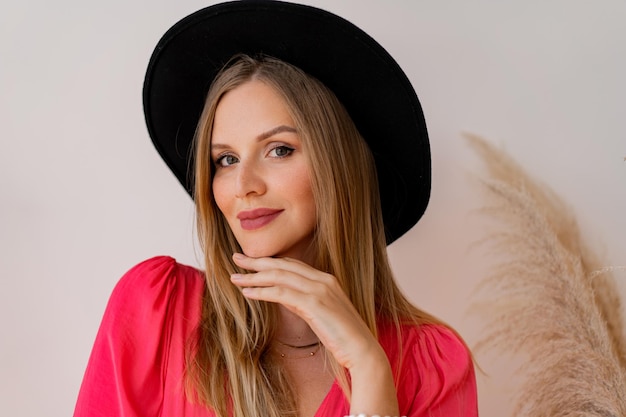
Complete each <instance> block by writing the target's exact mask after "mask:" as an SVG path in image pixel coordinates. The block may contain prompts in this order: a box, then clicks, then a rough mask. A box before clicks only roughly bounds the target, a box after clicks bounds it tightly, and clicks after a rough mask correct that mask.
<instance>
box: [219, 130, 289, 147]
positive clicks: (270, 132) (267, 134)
mask: <svg viewBox="0 0 626 417" xmlns="http://www.w3.org/2000/svg"><path fill="white" fill-rule="evenodd" d="M283 132H291V133H298V130H297V129H296V128H294V127H291V126H287V125H280V126H276V127H274V128H272V129H270V130H268V131H267V132H263V133H261V134H259V135H258V136H257V137H256V140H257V141H259V142H260V141H262V140H265V139H267V138H271V137H272V136H274V135H278V134H279V133H283ZM228 148H230V146H228V145H226V144H221V143H211V150H212V151H213V150H216V149H228Z"/></svg>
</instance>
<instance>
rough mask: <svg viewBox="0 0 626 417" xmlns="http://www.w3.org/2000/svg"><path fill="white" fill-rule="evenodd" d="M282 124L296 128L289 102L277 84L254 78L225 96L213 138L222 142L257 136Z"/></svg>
mask: <svg viewBox="0 0 626 417" xmlns="http://www.w3.org/2000/svg"><path fill="white" fill-rule="evenodd" d="M281 125H284V126H290V127H293V128H295V123H294V120H293V118H292V116H291V112H290V111H289V108H288V104H287V102H286V101H285V100H284V98H283V97H282V95H281V94H280V93H279V92H278V91H277V90H276V89H275V88H274V87H272V86H270V85H269V84H267V83H265V82H263V81H260V80H251V81H247V82H245V83H244V84H241V85H240V86H238V87H236V88H234V89H233V90H231V91H229V92H227V93H226V94H224V95H223V96H222V98H221V99H220V101H219V103H218V105H217V107H216V110H215V118H214V121H213V131H212V137H213V139H214V140H217V141H220V140H227V139H228V138H230V137H233V136H234V137H242V136H244V137H249V136H257V135H259V134H261V133H263V132H268V131H270V130H272V129H274V128H275V127H277V126H281Z"/></svg>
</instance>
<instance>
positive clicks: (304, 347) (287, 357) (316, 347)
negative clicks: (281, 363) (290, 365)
mask: <svg viewBox="0 0 626 417" xmlns="http://www.w3.org/2000/svg"><path fill="white" fill-rule="evenodd" d="M276 342H278V344H279V345H282V346H285V347H288V348H291V349H311V348H314V349H313V350H312V351H310V352H309V353H308V354H307V355H305V356H288V355H285V353H284V352H281V351H279V350H277V349H275V350H276V353H278V354H279V355H280V357H281V358H283V359H304V358H310V357H312V356H315V354H316V353H317V352H318V351H319V350H320V348H321V347H322V342H321V341H319V340H318V341H317V342H315V343H311V344H308V345H303V346H295V345H290V344H288V343H283V342H281V341H279V340H277V341H276Z"/></svg>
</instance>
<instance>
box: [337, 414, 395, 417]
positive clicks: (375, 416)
mask: <svg viewBox="0 0 626 417" xmlns="http://www.w3.org/2000/svg"><path fill="white" fill-rule="evenodd" d="M344 417H383V416H381V415H379V414H373V415H371V416H368V415H367V414H365V413H361V414H346V415H345V416H344ZM384 417H390V416H384ZM402 417H406V416H402Z"/></svg>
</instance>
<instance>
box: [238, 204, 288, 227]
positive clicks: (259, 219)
mask: <svg viewBox="0 0 626 417" xmlns="http://www.w3.org/2000/svg"><path fill="white" fill-rule="evenodd" d="M282 212H283V210H281V209H278V210H277V209H269V208H258V209H254V210H247V211H242V212H239V214H237V218H238V219H239V222H240V224H241V228H242V229H244V230H255V229H260V228H261V227H263V226H265V225H266V224H268V223H271V222H272V221H273V220H274V219H275V218H277V217H278V216H280V213H282Z"/></svg>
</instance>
